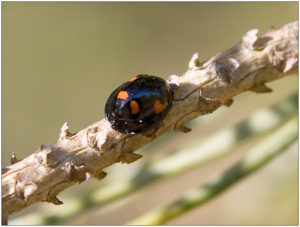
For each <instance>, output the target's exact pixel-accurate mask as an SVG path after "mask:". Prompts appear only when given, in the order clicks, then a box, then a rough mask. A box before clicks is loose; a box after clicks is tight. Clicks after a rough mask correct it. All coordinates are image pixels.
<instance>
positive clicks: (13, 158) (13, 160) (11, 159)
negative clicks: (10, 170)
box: [10, 152, 20, 164]
mask: <svg viewBox="0 0 300 227" xmlns="http://www.w3.org/2000/svg"><path fill="white" fill-rule="evenodd" d="M19 161H20V160H18V159H17V156H16V154H15V152H13V153H12V155H11V158H10V164H15V163H17V162H19Z"/></svg>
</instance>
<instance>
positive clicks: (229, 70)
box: [215, 58, 240, 83]
mask: <svg viewBox="0 0 300 227" xmlns="http://www.w3.org/2000/svg"><path fill="white" fill-rule="evenodd" d="M239 67H240V63H239V62H238V61H237V60H236V59H235V58H221V59H220V60H216V61H215V68H216V73H217V74H218V76H219V77H220V78H221V79H222V80H224V81H226V82H227V83H232V82H233V81H234V79H236V78H237V70H238V68H239Z"/></svg>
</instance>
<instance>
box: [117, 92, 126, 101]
mask: <svg viewBox="0 0 300 227" xmlns="http://www.w3.org/2000/svg"><path fill="white" fill-rule="evenodd" d="M128 97H129V94H128V92H127V91H120V92H119V94H118V96H117V99H124V100H125V99H127V98H128Z"/></svg>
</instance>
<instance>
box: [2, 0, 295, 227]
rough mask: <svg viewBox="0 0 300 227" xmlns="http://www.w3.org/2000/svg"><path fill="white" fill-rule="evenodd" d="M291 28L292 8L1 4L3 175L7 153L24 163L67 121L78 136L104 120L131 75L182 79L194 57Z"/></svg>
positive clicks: (289, 83)
mask: <svg viewBox="0 0 300 227" xmlns="http://www.w3.org/2000/svg"><path fill="white" fill-rule="evenodd" d="M297 19H298V3H297V2H190V3H183V2H122V3H121V2H2V165H4V166H5V165H8V164H9V157H10V155H11V154H12V152H15V153H16V155H17V157H18V158H24V157H26V156H27V155H29V154H31V153H32V152H34V151H35V150H36V149H37V148H38V146H39V145H40V144H42V143H45V142H50V143H55V142H56V140H57V138H58V134H59V129H60V127H61V126H62V124H63V123H64V122H66V121H67V122H68V123H69V126H70V130H71V132H76V131H79V130H81V129H82V128H84V127H86V126H88V125H90V124H92V123H93V122H95V121H98V120H100V119H102V118H103V116H104V105H105V102H106V99H107V97H108V96H109V94H110V92H111V91H112V90H113V89H114V88H115V87H117V86H118V85H119V84H121V83H122V82H124V81H126V80H127V79H129V78H131V77H132V76H134V75H137V74H143V73H147V74H153V75H157V76H161V77H164V78H167V77H168V76H169V75H171V74H177V75H181V74H182V73H183V72H185V70H186V69H187V64H188V61H189V60H190V58H191V56H192V55H193V54H194V53H195V52H198V53H199V57H200V60H201V61H204V60H206V59H208V58H209V57H211V56H214V55H215V54H216V53H218V52H219V51H222V50H225V49H227V48H229V47H231V46H232V45H234V44H236V43H237V42H239V40H240V39H241V37H242V35H243V34H245V33H246V32H247V31H248V30H250V29H253V28H258V29H259V30H260V33H259V34H263V33H265V32H266V31H267V29H268V28H269V27H270V26H272V25H274V26H275V27H276V28H279V27H281V26H283V25H284V24H286V23H289V22H291V21H294V20H297ZM297 85H298V79H297V78H296V77H288V78H285V79H282V80H279V81H276V82H274V83H272V84H271V87H272V88H274V92H273V93H271V94H266V95H261V96H259V99H258V98H257V97H258V96H257V94H253V93H250V92H248V93H246V94H243V95H241V96H238V97H237V98H235V103H234V105H233V106H232V107H231V108H229V109H223V108H221V109H220V110H218V111H217V112H216V113H214V115H215V116H219V120H216V121H214V123H210V124H209V127H207V128H206V129H205V130H203V128H193V132H192V133H190V134H189V135H182V136H178V137H176V140H173V142H172V144H171V145H170V144H168V146H169V147H170V146H176V144H177V143H179V142H180V141H181V142H183V141H186V139H188V138H192V137H193V138H195V137H196V136H199V135H200V136H201V135H202V134H205V133H209V132H210V131H211V130H217V129H218V128H219V127H222V124H223V126H224V124H225V123H227V124H225V125H228V124H229V123H234V122H237V121H239V120H240V119H244V118H245V117H246V116H247V114H248V113H250V112H251V111H253V110H254V109H257V108H259V107H261V106H265V105H268V104H270V103H273V102H275V101H276V100H279V99H282V98H283V97H284V96H286V95H287V94H290V93H292V92H294V91H295V90H297V89H298V87H297ZM201 119H204V120H205V117H203V118H201ZM224 119H226V121H224ZM170 143H171V142H170ZM168 146H165V147H168ZM165 147H163V148H158V147H155V149H156V151H158V152H160V151H164V150H165V149H164V148H165ZM131 166H134V165H130V166H125V165H123V166H122V168H123V169H126V168H130V167H131ZM118 168H121V167H120V166H118ZM109 176H110V175H109ZM109 176H108V177H107V178H109ZM293 179H294V178H293ZM88 184H89V183H85V184H82V185H81V188H80V190H82V191H85V189H86V187H87V185H88ZM90 184H97V185H98V186H99V185H101V183H98V182H97V183H96V181H92V183H90ZM184 184H185V183H183V184H182V185H184ZM279 184H280V183H279ZM197 185H198V183H197ZM169 186H170V185H169ZM74 188H75V187H73V188H72V189H70V190H69V192H70V191H76V190H78V188H79V187H77V188H75V189H74ZM162 196H163V197H165V196H166V195H162ZM45 205H46V204H41V206H45ZM49 206H53V205H51V204H50V205H49ZM36 207H37V206H36ZM25 212H26V211H25ZM21 214H22V213H21ZM293 218H294V217H293ZM183 220H184V219H183ZM119 221H120V223H122V218H121V219H120V220H119ZM179 222H180V220H179ZM179 222H178V223H179ZM118 223H119V222H118ZM205 223H206V222H205ZM230 223H231V222H230ZM266 223H268V222H266ZM269 223H272V224H274V223H273V222H269ZM292 223H294V222H292ZM94 224H95V223H94ZM98 224H101V223H100V222H99V223H98ZM114 224H116V223H114ZM235 224H239V223H235Z"/></svg>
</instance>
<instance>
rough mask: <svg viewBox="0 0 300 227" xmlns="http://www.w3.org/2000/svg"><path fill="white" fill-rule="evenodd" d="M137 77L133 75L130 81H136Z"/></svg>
mask: <svg viewBox="0 0 300 227" xmlns="http://www.w3.org/2000/svg"><path fill="white" fill-rule="evenodd" d="M136 79H137V76H135V77H132V78H131V79H130V80H129V81H135V80H136Z"/></svg>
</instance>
